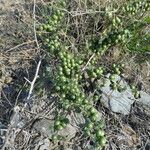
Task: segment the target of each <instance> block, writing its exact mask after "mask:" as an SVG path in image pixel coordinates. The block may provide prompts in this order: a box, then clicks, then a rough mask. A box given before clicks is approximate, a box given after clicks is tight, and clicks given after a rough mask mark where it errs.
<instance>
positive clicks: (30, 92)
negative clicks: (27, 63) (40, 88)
mask: <svg viewBox="0 0 150 150" xmlns="http://www.w3.org/2000/svg"><path fill="white" fill-rule="evenodd" d="M41 62H42V60H40V61H39V62H38V65H37V68H36V72H35V76H34V78H33V81H32V82H30V81H29V80H28V79H26V78H25V79H26V80H27V81H28V82H29V83H30V84H31V87H30V90H29V94H28V97H27V101H28V100H29V99H30V97H31V94H32V91H33V88H34V84H35V82H36V80H37V78H38V77H39V75H38V73H39V69H40V66H41Z"/></svg>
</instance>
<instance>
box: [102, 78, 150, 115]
mask: <svg viewBox="0 0 150 150" xmlns="http://www.w3.org/2000/svg"><path fill="white" fill-rule="evenodd" d="M108 77H109V75H108ZM120 79H121V77H119V76H116V79H115V80H116V81H118V80H119V81H120ZM109 85H110V81H109V80H107V81H106V84H105V86H104V87H103V88H102V89H101V90H102V102H103V103H104V105H105V106H106V107H108V108H109V109H111V110H112V111H113V112H116V113H122V114H124V115H127V114H129V112H130V110H131V105H132V104H133V102H134V101H135V98H134V96H133V94H132V91H131V89H130V87H129V85H128V84H127V82H126V81H124V80H123V79H122V80H121V82H120V85H122V86H125V87H126V90H125V91H123V92H121V93H120V92H118V91H117V90H114V91H112V90H111V89H110V86H109ZM140 94H141V98H140V99H138V101H139V102H141V103H142V104H143V105H146V106H148V107H150V95H148V94H147V93H145V92H143V91H141V92H140Z"/></svg>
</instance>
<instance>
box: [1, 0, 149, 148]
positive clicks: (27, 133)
mask: <svg viewBox="0 0 150 150" xmlns="http://www.w3.org/2000/svg"><path fill="white" fill-rule="evenodd" d="M32 11H33V7H32V4H31V1H30V0H15V1H12V0H7V1H6V0H0V37H1V38H0V92H1V94H0V148H1V149H2V150H5V147H7V149H10V150H32V149H33V150H50V149H58V148H59V149H64V150H81V149H83V150H84V149H85V148H84V147H80V146H79V145H80V142H82V139H80V136H79V132H80V130H79V127H78V124H82V123H84V121H85V120H84V118H83V116H82V115H81V114H74V115H73V114H72V115H71V116H70V121H71V125H69V126H67V128H65V129H64V130H62V131H61V132H60V135H63V136H66V137H67V138H65V140H64V141H63V143H59V142H58V143H53V142H52V141H51V140H50V139H49V137H50V136H51V135H53V134H54V131H53V130H52V128H51V126H52V125H53V118H54V114H53V109H54V108H55V106H54V103H53V101H54V99H53V97H52V96H51V97H49V96H48V95H46V94H43V95H42V96H41V95H40V96H38V95H36V94H33V95H32V98H31V106H30V108H28V106H25V103H26V101H25V99H26V98H27V96H28V92H29V89H28V88H26V87H27V85H28V86H29V83H28V81H27V80H26V79H25V78H27V79H30V81H32V80H33V78H34V75H35V72H36V68H37V65H38V60H39V59H38V58H39V54H40V51H39V49H38V48H37V47H36V43H35V37H34V28H33V14H32ZM110 55H111V59H115V60H116V61H117V60H119V54H118V52H114V53H113V52H112V53H111V54H110ZM147 55H148V54H147ZM126 57H129V56H125V60H124V62H125V64H126V72H125V73H124V77H125V78H129V79H133V78H134V80H135V82H138V81H140V83H141V85H139V86H141V98H139V99H137V100H135V99H134V98H133V96H132V94H131V91H130V90H129V89H128V86H127V81H125V80H123V81H122V84H123V85H126V86H127V91H125V92H124V93H121V94H120V93H118V92H115V91H114V92H111V91H110V89H109V87H108V85H106V86H105V87H104V88H103V98H102V102H101V103H100V104H99V105H98V110H99V112H100V113H99V116H100V117H99V118H103V120H104V121H105V133H106V137H107V144H106V146H105V148H104V149H105V150H119V149H120V150H149V149H150V57H149V56H145V58H146V61H142V62H141V63H140V64H139V63H136V61H137V60H139V59H140V60H142V59H145V58H138V57H137V56H135V57H131V58H130V59H131V61H130V62H128V61H126ZM143 57H144V56H143ZM147 57H148V59H147ZM111 59H109V61H114V60H111ZM106 60H107V58H106ZM109 61H108V62H109ZM42 65H44V62H42ZM42 65H41V70H40V72H39V74H40V73H41V72H42ZM131 72H132V73H131ZM118 78H120V77H118ZM116 80H117V79H116ZM108 84H109V82H108ZM49 86H50V85H49ZM49 88H50V87H49ZM105 93H107V96H106V94H105ZM108 93H109V94H108ZM79 141H80V142H79ZM91 145H92V143H90V142H88V140H87V146H86V147H87V148H88V149H91V147H90V146H91Z"/></svg>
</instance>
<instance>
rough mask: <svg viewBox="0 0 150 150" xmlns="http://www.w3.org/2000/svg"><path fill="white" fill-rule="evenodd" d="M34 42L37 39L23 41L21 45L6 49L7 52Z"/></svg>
mask: <svg viewBox="0 0 150 150" xmlns="http://www.w3.org/2000/svg"><path fill="white" fill-rule="evenodd" d="M34 42H35V40H33V41H27V42H24V43H22V44H19V45H16V46H15V47H12V48H10V49H9V50H6V52H10V51H12V50H14V49H16V48H19V47H21V46H24V45H26V44H29V43H34Z"/></svg>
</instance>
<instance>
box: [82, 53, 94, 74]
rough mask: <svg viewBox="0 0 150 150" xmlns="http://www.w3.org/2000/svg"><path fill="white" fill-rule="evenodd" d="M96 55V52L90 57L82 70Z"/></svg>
mask: <svg viewBox="0 0 150 150" xmlns="http://www.w3.org/2000/svg"><path fill="white" fill-rule="evenodd" d="M94 56H95V53H94V54H93V55H92V56H91V57H90V59H89V60H88V62H87V63H86V65H85V66H84V68H83V69H82V71H84V70H85V69H86V67H87V66H88V64H89V63H90V61H91V60H92V59H93V57H94Z"/></svg>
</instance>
